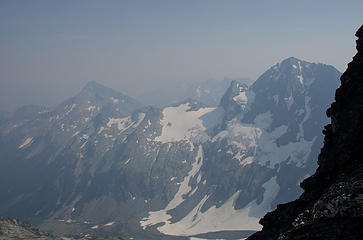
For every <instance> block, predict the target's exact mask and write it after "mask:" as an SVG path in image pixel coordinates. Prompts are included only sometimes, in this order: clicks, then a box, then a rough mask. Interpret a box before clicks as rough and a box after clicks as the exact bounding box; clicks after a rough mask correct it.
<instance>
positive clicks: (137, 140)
mask: <svg viewBox="0 0 363 240" xmlns="http://www.w3.org/2000/svg"><path fill="white" fill-rule="evenodd" d="M340 75H341V73H340V72H339V71H337V70H336V69H335V68H334V67H332V66H329V65H324V64H315V63H309V62H306V61H302V60H299V59H296V58H288V59H285V60H284V61H282V62H281V63H278V64H276V65H274V66H272V67H271V68H270V69H268V70H267V71H266V72H265V73H264V74H262V75H261V76H260V77H259V78H258V79H257V80H256V81H255V82H254V83H253V84H252V85H251V86H248V85H246V84H244V83H241V82H239V81H231V82H230V85H229V87H228V89H227V90H226V91H225V93H224V95H223V96H222V98H221V100H220V103H219V104H218V105H217V106H211V105H213V104H210V105H208V104H204V103H202V102H201V101H198V100H195V99H192V98H187V99H186V100H184V101H182V102H179V103H175V104H171V105H168V106H166V107H164V108H156V107H150V106H144V105H143V104H141V103H139V102H138V101H137V100H134V99H132V98H131V97H128V96H125V95H123V94H121V93H119V92H116V91H114V90H112V89H109V88H107V87H104V86H102V85H100V84H98V83H95V82H90V83H88V84H87V85H86V86H85V87H84V88H83V89H82V91H81V92H80V93H79V94H77V95H76V96H74V97H73V98H70V99H68V100H66V101H64V102H63V103H61V104H59V105H58V106H56V107H54V108H43V107H38V106H25V107H23V108H21V109H19V110H18V111H16V112H15V113H13V114H11V115H9V114H4V115H2V116H1V119H0V156H1V160H0V192H1V194H2V197H1V199H0V215H5V216H12V217H17V218H21V219H24V220H27V221H29V222H32V223H34V224H36V225H38V226H39V227H40V228H41V229H42V230H47V231H52V232H54V233H55V234H58V233H63V234H64V233H66V234H76V235H79V236H85V235H87V234H88V235H94V236H98V235H102V234H111V235H112V234H113V235H115V234H117V235H120V236H123V237H125V238H136V239H189V238H192V237H203V238H207V239H208V238H212V239H215V238H226V239H240V238H241V237H247V236H248V235H250V234H251V233H253V232H255V231H258V230H260V229H261V225H260V224H259V220H260V218H261V217H263V216H264V214H265V213H266V212H268V211H270V210H272V209H274V208H275V207H276V205H277V204H278V203H284V202H288V201H291V200H293V199H295V198H296V197H298V196H299V195H300V194H301V193H302V189H301V188H300V187H299V183H300V182H301V181H302V180H303V179H305V178H306V177H308V176H310V175H311V174H313V173H314V171H315V169H316V166H317V165H316V161H315V160H316V158H317V155H318V153H319V151H320V148H321V146H322V144H323V136H322V134H321V130H322V129H323V126H324V125H326V124H327V123H328V119H327V118H326V116H325V114H324V112H325V109H326V108H327V107H328V106H329V104H330V103H331V102H332V101H333V97H334V91H335V89H336V88H337V87H338V85H339V77H340Z"/></svg>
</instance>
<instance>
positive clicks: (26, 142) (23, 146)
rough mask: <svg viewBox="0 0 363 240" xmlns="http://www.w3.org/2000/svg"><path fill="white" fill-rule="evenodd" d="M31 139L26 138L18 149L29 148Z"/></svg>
mask: <svg viewBox="0 0 363 240" xmlns="http://www.w3.org/2000/svg"><path fill="white" fill-rule="evenodd" d="M32 141H33V138H32V137H28V138H26V139H25V140H24V142H23V143H22V144H20V145H19V147H18V149H21V148H25V147H29V146H30V145H31V144H32Z"/></svg>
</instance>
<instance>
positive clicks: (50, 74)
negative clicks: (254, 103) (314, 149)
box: [0, 0, 363, 110]
mask: <svg viewBox="0 0 363 240" xmlns="http://www.w3.org/2000/svg"><path fill="white" fill-rule="evenodd" d="M362 11H363V1H362V0H356V1H349V0H346V1H342V0H329V1H328V0H327V1H318V0H303V1H293V0H289V1H287V0H286V1H279V0H275V1H272V0H268V1H267V0H266V1H258V0H254V1H252V0H251V1H247V0H246V1H244V0H239V1H233V0H219V1H216V0H194V1H189V0H178V1H176V0H163V1H161V0H160V1H159V0H144V1H141V0H140V1H139V0H130V1H126V0H125V1H123V0H117V1H108V0H99V1H92V0H68V1H67V0H58V1H50V0H44V1H38V0H31V1H26V0H23V1H18V0H1V1H0V110H13V109H14V108H16V107H19V106H21V105H24V104H43V105H53V104H56V103H59V102H61V101H62V100H64V99H66V98H68V97H70V96H72V95H74V94H76V93H77V92H78V91H80V89H81V88H82V87H83V86H84V85H85V84H86V82H88V81H97V82H100V83H102V84H105V85H107V86H109V87H112V88H114V89H116V90H119V91H121V92H123V93H126V94H129V95H131V96H137V95H140V94H142V93H143V92H147V91H148V90H150V89H155V88H160V87H161V86H162V85H165V84H167V85H171V84H172V83H177V82H182V81H203V80H207V79H208V78H216V79H223V78H224V77H231V78H240V77H248V78H251V79H256V78H257V77H258V76H259V75H260V74H262V73H263V72H264V71H265V70H267V68H269V67H270V66H272V65H274V64H275V63H277V62H279V61H281V60H283V59H284V58H287V57H290V56H294V57H297V58H300V59H303V60H307V61H312V62H322V63H327V64H331V65H333V66H335V67H337V68H338V70H340V71H344V70H345V68H346V64H347V63H348V62H349V61H350V60H351V57H352V56H353V55H354V54H355V39H356V38H355V37H354V33H355V31H356V30H357V29H358V27H359V26H360V25H361V24H362V23H363V14H362Z"/></svg>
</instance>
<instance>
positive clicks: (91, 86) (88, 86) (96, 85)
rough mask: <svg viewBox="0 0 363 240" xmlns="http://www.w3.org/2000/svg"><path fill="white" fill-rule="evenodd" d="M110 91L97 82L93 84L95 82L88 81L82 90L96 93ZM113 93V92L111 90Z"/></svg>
mask: <svg viewBox="0 0 363 240" xmlns="http://www.w3.org/2000/svg"><path fill="white" fill-rule="evenodd" d="M106 89H108V90H112V89H111V88H108V87H106V86H104V85H102V84H100V83H98V82H95V81H90V82H88V83H87V84H86V85H85V86H84V87H83V89H82V90H86V91H98V90H106ZM112 91H114V90H112Z"/></svg>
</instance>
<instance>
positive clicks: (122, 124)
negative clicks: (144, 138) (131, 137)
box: [106, 117, 132, 131]
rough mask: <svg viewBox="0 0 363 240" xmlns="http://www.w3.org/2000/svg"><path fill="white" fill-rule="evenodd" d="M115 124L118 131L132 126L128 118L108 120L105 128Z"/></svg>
mask: <svg viewBox="0 0 363 240" xmlns="http://www.w3.org/2000/svg"><path fill="white" fill-rule="evenodd" d="M114 124H117V128H118V130H120V131H124V130H126V129H128V128H129V127H130V126H131V125H132V121H131V119H130V117H125V118H109V119H108V123H107V124H106V125H107V127H111V126H112V125H114Z"/></svg>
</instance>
